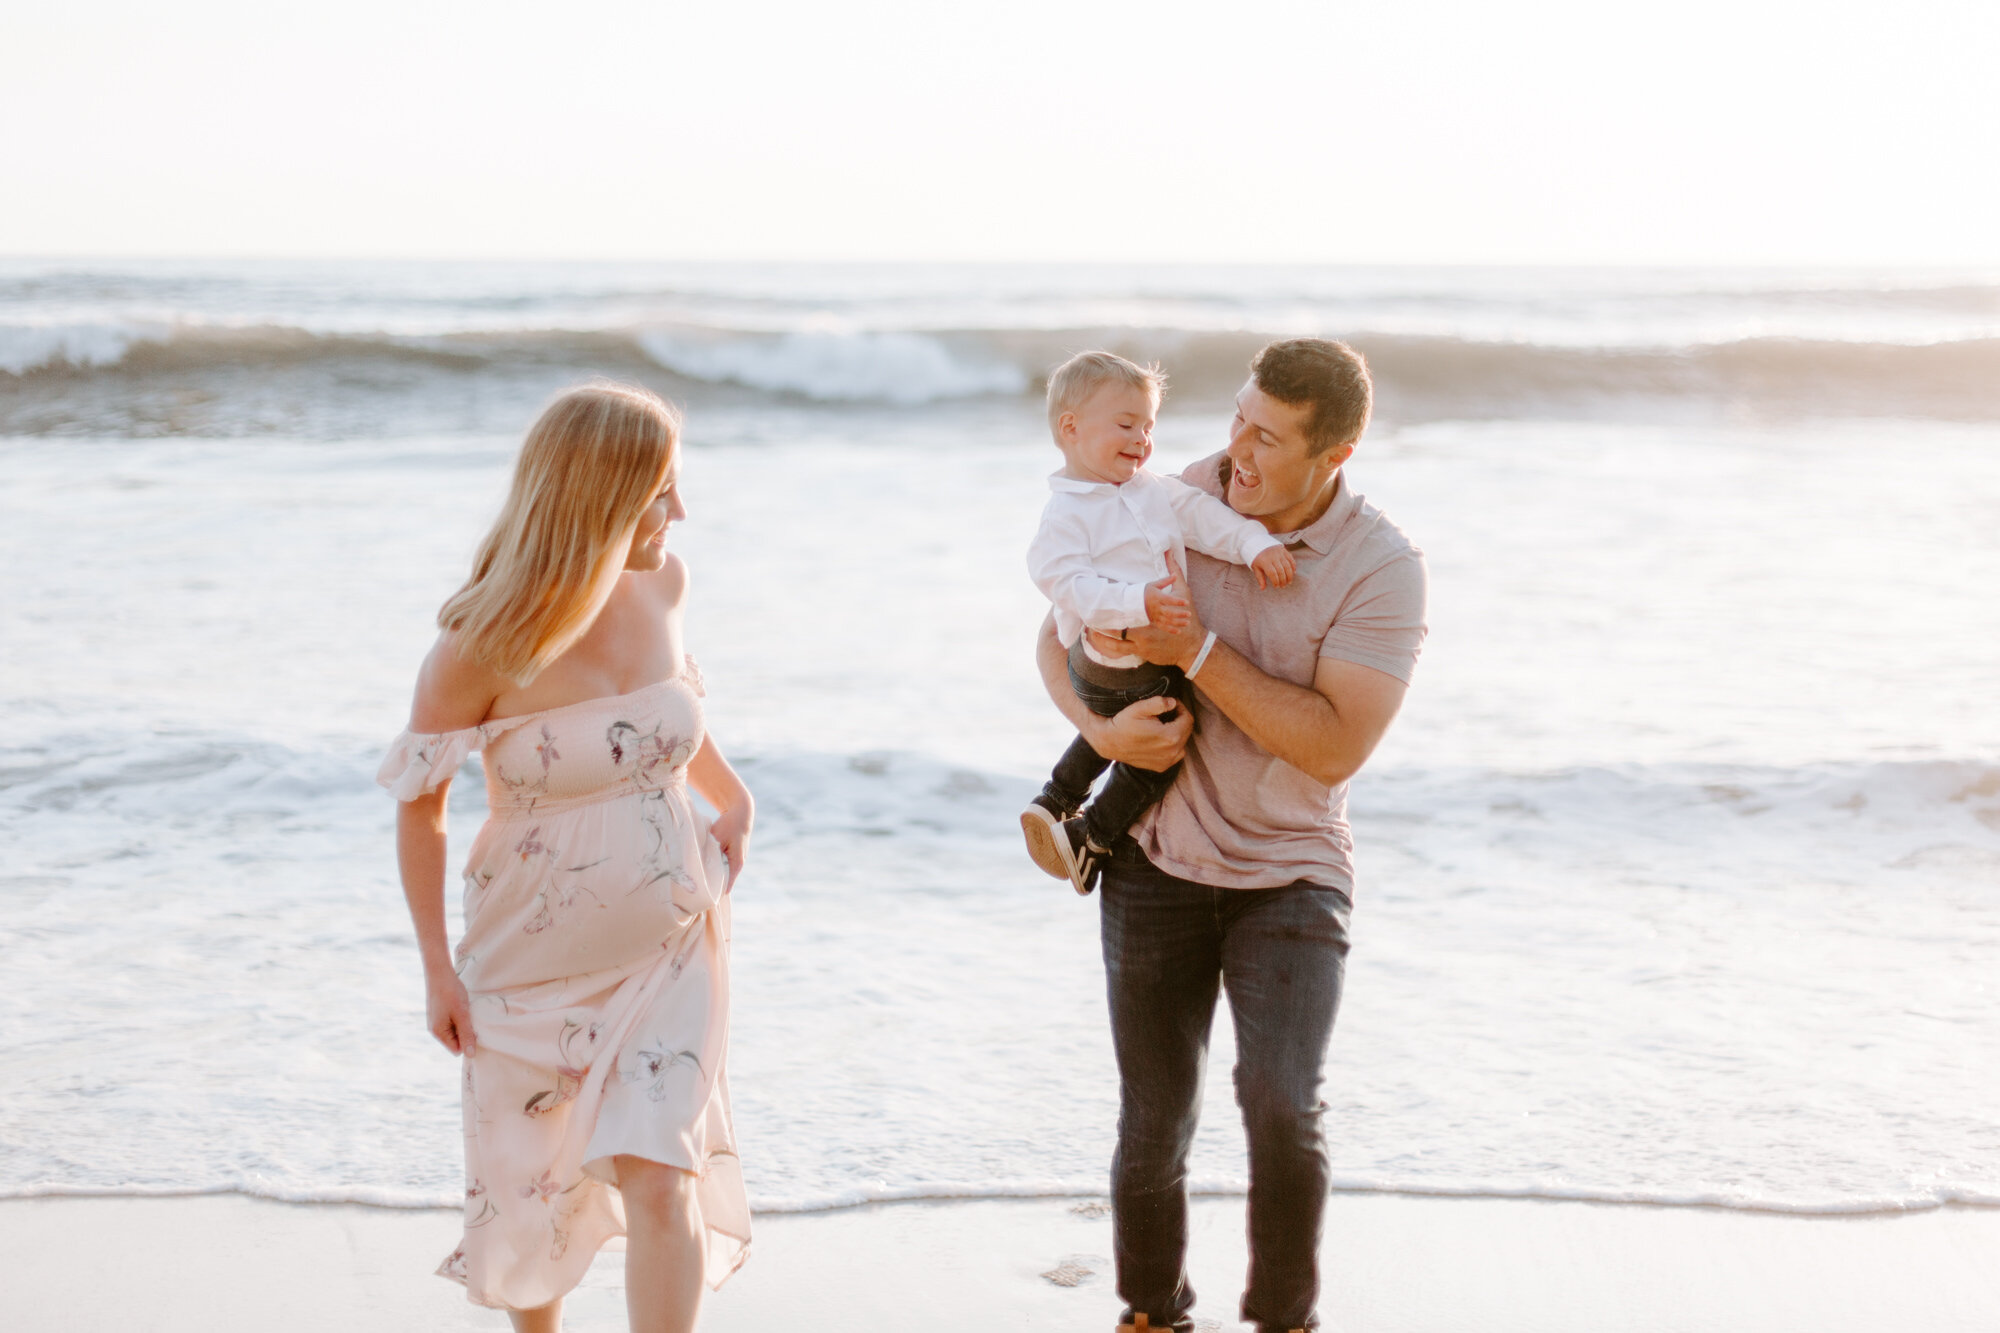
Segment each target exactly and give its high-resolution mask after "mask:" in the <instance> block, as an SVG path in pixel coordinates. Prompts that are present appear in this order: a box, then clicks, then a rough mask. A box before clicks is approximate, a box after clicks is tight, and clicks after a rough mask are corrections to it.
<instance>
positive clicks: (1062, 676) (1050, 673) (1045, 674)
mask: <svg viewBox="0 0 2000 1333" xmlns="http://www.w3.org/2000/svg"><path fill="white" fill-rule="evenodd" d="M1035 665H1036V666H1037V667H1039V668H1040V669H1041V673H1042V688H1043V689H1045V690H1047V691H1048V693H1049V701H1050V702H1051V703H1053V704H1055V706H1056V707H1057V708H1058V709H1060V710H1061V712H1062V715H1063V716H1064V717H1066V718H1068V719H1069V724H1070V725H1071V726H1072V727H1075V728H1076V729H1077V730H1078V731H1079V732H1082V733H1084V734H1085V735H1088V734H1089V730H1090V725H1091V723H1092V722H1093V721H1095V720H1096V717H1097V715H1096V714H1095V713H1093V712H1091V711H1090V709H1089V708H1087V707H1085V706H1084V702H1083V700H1081V699H1079V698H1077V697H1076V691H1075V690H1073V689H1071V688H1070V685H1069V650H1068V649H1066V648H1064V647H1063V646H1062V640H1061V639H1059V638H1057V637H1056V622H1055V617H1054V616H1048V617H1045V618H1044V619H1043V621H1042V630H1041V633H1040V634H1039V635H1037V636H1036V638H1035Z"/></svg>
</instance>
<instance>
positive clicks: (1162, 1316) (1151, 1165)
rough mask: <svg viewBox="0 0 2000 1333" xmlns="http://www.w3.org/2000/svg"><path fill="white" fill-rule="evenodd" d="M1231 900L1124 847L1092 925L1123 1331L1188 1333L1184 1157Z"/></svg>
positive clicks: (1109, 869)
mask: <svg viewBox="0 0 2000 1333" xmlns="http://www.w3.org/2000/svg"><path fill="white" fill-rule="evenodd" d="M1227 892H1229V891H1228V890H1219V889H1211V888H1207V887H1205V886H1203V885H1200V884H1191V883H1189V882H1187V881H1186V880H1182V879H1176V878H1175V877H1174V876H1172V875H1168V874H1164V873H1162V872H1161V871H1159V870H1158V869H1156V868H1154V866H1153V865H1152V863H1150V862H1149V861H1147V860H1146V858H1145V856H1144V855H1143V854H1142V853H1140V851H1139V849H1138V847H1137V846H1136V845H1135V844H1133V843H1132V842H1131V841H1130V840H1129V839H1127V840H1125V841H1122V842H1120V843H1119V845H1118V848H1117V850H1116V852H1115V854H1114V855H1113V856H1112V858H1111V862H1110V864H1109V865H1108V866H1106V868H1105V871H1104V883H1103V907H1102V910H1101V915H1100V918H1099V920H1100V925H1101V930H1102V936H1103V946H1104V985H1105V993H1106V995H1107V997H1108V998H1109V1000H1110V1007H1111V1045H1112V1050H1113V1051H1114V1052H1115V1054H1116V1055H1117V1059H1118V1148H1117V1151H1116V1153H1115V1154H1114V1155H1113V1156H1112V1158H1111V1229H1112V1244H1113V1247H1114V1251H1113V1252H1114V1253H1115V1255H1116V1256H1117V1270H1118V1294H1119V1296H1120V1297H1121V1298H1122V1299H1123V1300H1124V1301H1125V1306H1126V1311H1125V1315H1124V1318H1123V1322H1125V1323H1128V1324H1129V1323H1132V1322H1134V1317H1135V1316H1136V1315H1139V1314H1144V1315H1145V1316H1146V1318H1147V1321H1148V1322H1149V1323H1150V1324H1151V1326H1152V1327H1154V1328H1157V1329H1169V1328H1171V1329H1182V1330H1184V1329H1189V1328H1192V1327H1193V1324H1194V1320H1193V1317H1192V1315H1191V1314H1190V1311H1192V1310H1193V1308H1194V1288H1193V1287H1192V1286H1191V1285H1190V1284H1189V1282H1188V1277H1187V1237H1188V1218H1187V1159H1188V1149H1189V1147H1190V1146H1191V1145H1192V1144H1193V1143H1194V1132H1195V1125H1196V1123H1197V1120H1198V1118H1199V1116H1200V1113H1201V1081H1202V1070H1203V1066H1204V1065H1205V1064H1206V1063H1207V1060H1208V1032H1209V1025H1210V1023H1211V1022H1212V1021H1213V1019H1214V1017H1215V998H1216V994H1217V991H1218V987H1217V978H1218V973H1219V972H1220V970H1221V954H1220V952H1219V943H1220V941H1219V939H1218V932H1217V929H1216V918H1217V912H1216V895H1217V894H1219V893H1227Z"/></svg>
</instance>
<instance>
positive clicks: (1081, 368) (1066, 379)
mask: <svg viewBox="0 0 2000 1333" xmlns="http://www.w3.org/2000/svg"><path fill="white" fill-rule="evenodd" d="M1107 384H1129V385H1131V386H1132V387H1133V388H1135V389H1144V390H1145V391H1146V392H1147V394H1148V395H1150V396H1151V398H1152V400H1153V406H1154V407H1158V406H1159V405H1160V398H1161V396H1162V395H1163V394H1165V393H1166V391H1167V377H1166V375H1165V374H1163V373H1162V372H1161V370H1160V367H1159V366H1158V365H1157V364H1154V363H1149V364H1147V365H1143V366H1141V365H1138V364H1136V363H1134V362H1131V361H1127V360H1126V359H1125V358H1124V357H1122V356H1119V355H1117V354H1116V353H1113V352H1078V353H1077V354H1076V355H1075V356H1073V357H1071V358H1070V359H1069V360H1067V361H1065V362H1063V363H1062V364H1061V365H1059V366H1057V367H1056V368H1055V369H1054V370H1052V371H1050V372H1049V429H1050V430H1051V431H1053V430H1055V429H1056V423H1057V422H1058V421H1060V420H1062V414H1063V413H1065V412H1074V411H1076V409H1078V408H1079V407H1082V406H1083V405H1084V404H1085V403H1087V402H1089V401H1090V395H1092V394H1094V393H1096V392H1097V391H1098V390H1099V389H1101V388H1103V387H1104V386H1105V385H1107Z"/></svg>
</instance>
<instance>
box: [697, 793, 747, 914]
mask: <svg viewBox="0 0 2000 1333" xmlns="http://www.w3.org/2000/svg"><path fill="white" fill-rule="evenodd" d="M756 806H757V803H756V802H755V801H752V800H751V799H750V796H749V793H748V792H745V793H744V796H743V799H742V800H741V801H738V802H737V803H736V804H735V805H732V806H730V807H729V808H728V809H727V810H724V811H723V812H722V813H721V814H719V815H717V816H716V817H715V822H714V823H713V824H711V825H709V832H711V833H713V834H714V835H715V840H716V842H717V843H719V844H720V845H721V847H722V855H723V856H724V857H725V858H727V860H728V862H729V883H728V884H726V885H724V886H723V889H722V891H723V892H724V893H728V892H729V891H730V890H731V889H734V888H735V887H736V877H737V876H738V875H740V874H742V873H743V860H744V857H745V855H746V854H747V853H748V851H749V847H750V826H751V824H752V823H754V822H755V821H756V818H757V809H756Z"/></svg>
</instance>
